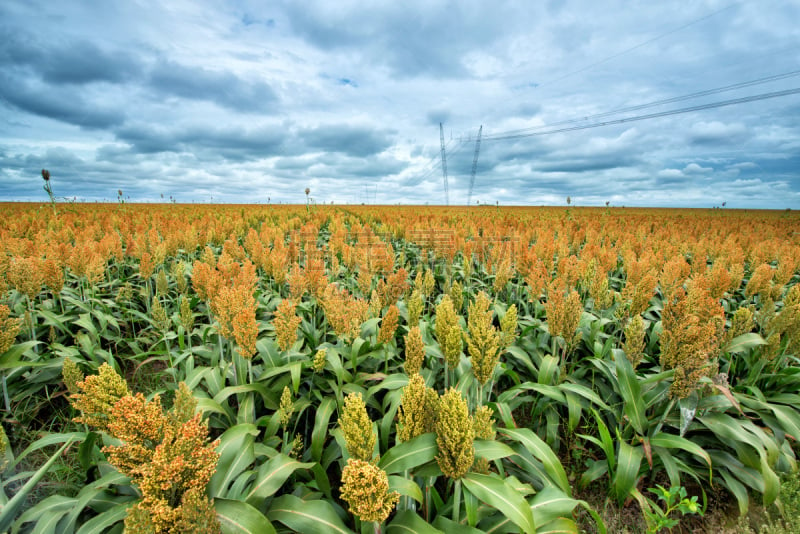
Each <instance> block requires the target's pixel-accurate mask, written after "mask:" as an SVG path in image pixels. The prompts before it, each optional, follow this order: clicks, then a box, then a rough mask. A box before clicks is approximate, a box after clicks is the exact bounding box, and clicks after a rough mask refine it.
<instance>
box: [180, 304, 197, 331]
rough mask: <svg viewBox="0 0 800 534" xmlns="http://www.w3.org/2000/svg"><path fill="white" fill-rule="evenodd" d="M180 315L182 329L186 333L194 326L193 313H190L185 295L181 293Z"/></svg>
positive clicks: (189, 306) (190, 309)
mask: <svg viewBox="0 0 800 534" xmlns="http://www.w3.org/2000/svg"><path fill="white" fill-rule="evenodd" d="M180 316H181V325H182V326H183V329H184V330H185V331H186V332H187V333H188V332H191V331H192V328H193V327H194V315H193V314H192V308H191V305H190V303H189V299H188V298H187V297H186V295H181V304H180Z"/></svg>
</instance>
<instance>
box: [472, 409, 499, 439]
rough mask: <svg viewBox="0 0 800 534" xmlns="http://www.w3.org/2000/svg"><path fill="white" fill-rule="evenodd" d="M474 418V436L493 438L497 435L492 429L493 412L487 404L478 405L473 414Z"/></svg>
mask: <svg viewBox="0 0 800 534" xmlns="http://www.w3.org/2000/svg"><path fill="white" fill-rule="evenodd" d="M473 418H474V420H475V438H477V439H488V440H493V439H494V438H495V436H496V435H497V432H495V430H494V412H492V409H491V408H489V407H488V406H485V405H483V406H478V408H477V409H476V410H475V414H474V415H473Z"/></svg>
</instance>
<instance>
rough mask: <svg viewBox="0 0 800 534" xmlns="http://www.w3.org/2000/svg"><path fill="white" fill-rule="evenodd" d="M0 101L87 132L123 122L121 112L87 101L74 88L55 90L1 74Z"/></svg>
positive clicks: (82, 94)
mask: <svg viewBox="0 0 800 534" xmlns="http://www.w3.org/2000/svg"><path fill="white" fill-rule="evenodd" d="M0 99H2V100H3V101H5V102H7V103H8V104H11V105H12V106H14V107H16V108H17V109H20V110H22V111H26V112H28V113H33V114H34V115H39V116H41V117H47V118H49V119H54V120H58V121H63V122H66V123H69V124H74V125H75V126H81V127H84V128H88V129H101V128H109V127H112V126H116V125H118V124H121V123H122V122H123V121H124V120H125V114H124V112H122V111H121V110H119V109H114V108H111V107H108V106H106V105H103V104H102V103H100V102H91V101H88V100H87V98H86V97H85V96H84V93H83V92H81V91H80V90H78V89H76V88H75V87H70V86H63V87H59V88H56V87H52V86H49V85H44V84H42V83H39V82H36V81H34V80H27V79H24V78H19V77H11V76H7V75H2V74H0Z"/></svg>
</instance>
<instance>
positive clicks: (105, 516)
mask: <svg viewBox="0 0 800 534" xmlns="http://www.w3.org/2000/svg"><path fill="white" fill-rule="evenodd" d="M128 506H130V505H129V504H127V503H126V504H124V505H117V506H114V507H113V508H110V509H108V510H106V511H105V512H103V513H102V514H100V515H96V516H94V517H93V518H91V519H90V520H88V521H87V522H86V523H84V524H83V525H81V528H79V529H78V533H77V534H102V533H104V532H108V527H110V526H111V525H113V524H115V523H119V522H120V521H122V520H123V519H125V516H127V515H128Z"/></svg>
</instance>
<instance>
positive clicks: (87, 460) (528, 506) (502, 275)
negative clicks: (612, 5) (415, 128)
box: [0, 204, 800, 534]
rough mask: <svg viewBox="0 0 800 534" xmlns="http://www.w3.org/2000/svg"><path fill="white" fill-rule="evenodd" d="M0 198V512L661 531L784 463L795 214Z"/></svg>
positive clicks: (685, 524)
mask: <svg viewBox="0 0 800 534" xmlns="http://www.w3.org/2000/svg"><path fill="white" fill-rule="evenodd" d="M56 208H57V209H56ZM0 214H1V215H2V217H0V249H1V250H0V298H1V300H0V302H2V305H0V369H2V404H3V411H2V414H3V415H2V429H3V431H4V435H0V438H2V440H0V441H2V446H3V449H4V450H3V451H2V455H0V466H1V467H0V484H1V486H0V504H1V505H2V508H0V532H6V531H10V532H42V533H45V532H57V533H59V534H61V533H72V532H77V533H90V532H122V531H123V530H124V531H126V532H132V533H140V532H141V533H156V532H157V533H161V532H219V531H222V532H226V533H228V532H230V533H239V532H254V533H255V532H258V533H265V532H302V533H306V534H308V533H317V532H321V533H324V534H332V533H338V532H382V531H386V532H419V533H427V532H467V533H468V532H526V533H532V532H577V531H578V530H587V531H589V532H606V531H608V532H621V531H622V530H620V528H619V525H612V524H611V522H610V519H613V517H615V514H616V516H621V517H624V518H627V519H625V521H626V522H627V525H628V526H627V527H626V528H628V529H629V530H630V531H631V532H659V531H665V530H666V529H667V528H670V527H672V528H673V532H677V531H679V529H683V530H682V531H683V532H686V531H699V530H703V529H704V528H707V527H706V525H707V524H706V523H705V521H706V520H705V519H704V518H703V517H701V516H702V515H703V514H705V515H706V517H707V516H708V514H709V512H710V511H711V510H712V508H714V507H715V506H717V507H727V510H728V512H727V513H728V515H729V516H732V517H734V519H735V516H738V515H739V514H746V513H748V511H749V510H751V509H752V508H753V507H755V506H770V505H773V504H778V503H780V502H781V500H782V499H783V500H784V501H785V500H786V498H787V495H785V492H782V491H781V490H782V488H786V487H791V484H789V485H787V484H785V481H787V480H788V481H790V482H791V481H792V477H795V478H796V476H797V475H796V472H797V464H796V458H797V453H798V450H800V449H799V448H798V441H797V440H798V438H800V393H799V391H800V359H798V355H800V284H798V282H799V281H800V217H799V216H798V215H797V214H796V213H795V212H789V211H786V212H777V211H775V212H772V211H746V212H744V211H732V210H656V209H621V208H617V209H614V208H612V209H602V208H574V207H573V208H571V209H565V208H502V209H499V208H495V207H481V208H444V207H431V208H426V207H419V206H417V207H386V206H384V207H376V206H349V207H340V206H324V207H317V206H265V205H260V206H233V205H131V204H114V205H110V204H94V205H90V204H58V205H53V206H50V205H39V204H0ZM609 510H612V512H609ZM676 525H678V526H677V528H675V526H676ZM772 526H773V527H775V528H778V527H780V524H779V523H776V524H774V525H772ZM781 528H783V527H781ZM787 528H788V527H787Z"/></svg>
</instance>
